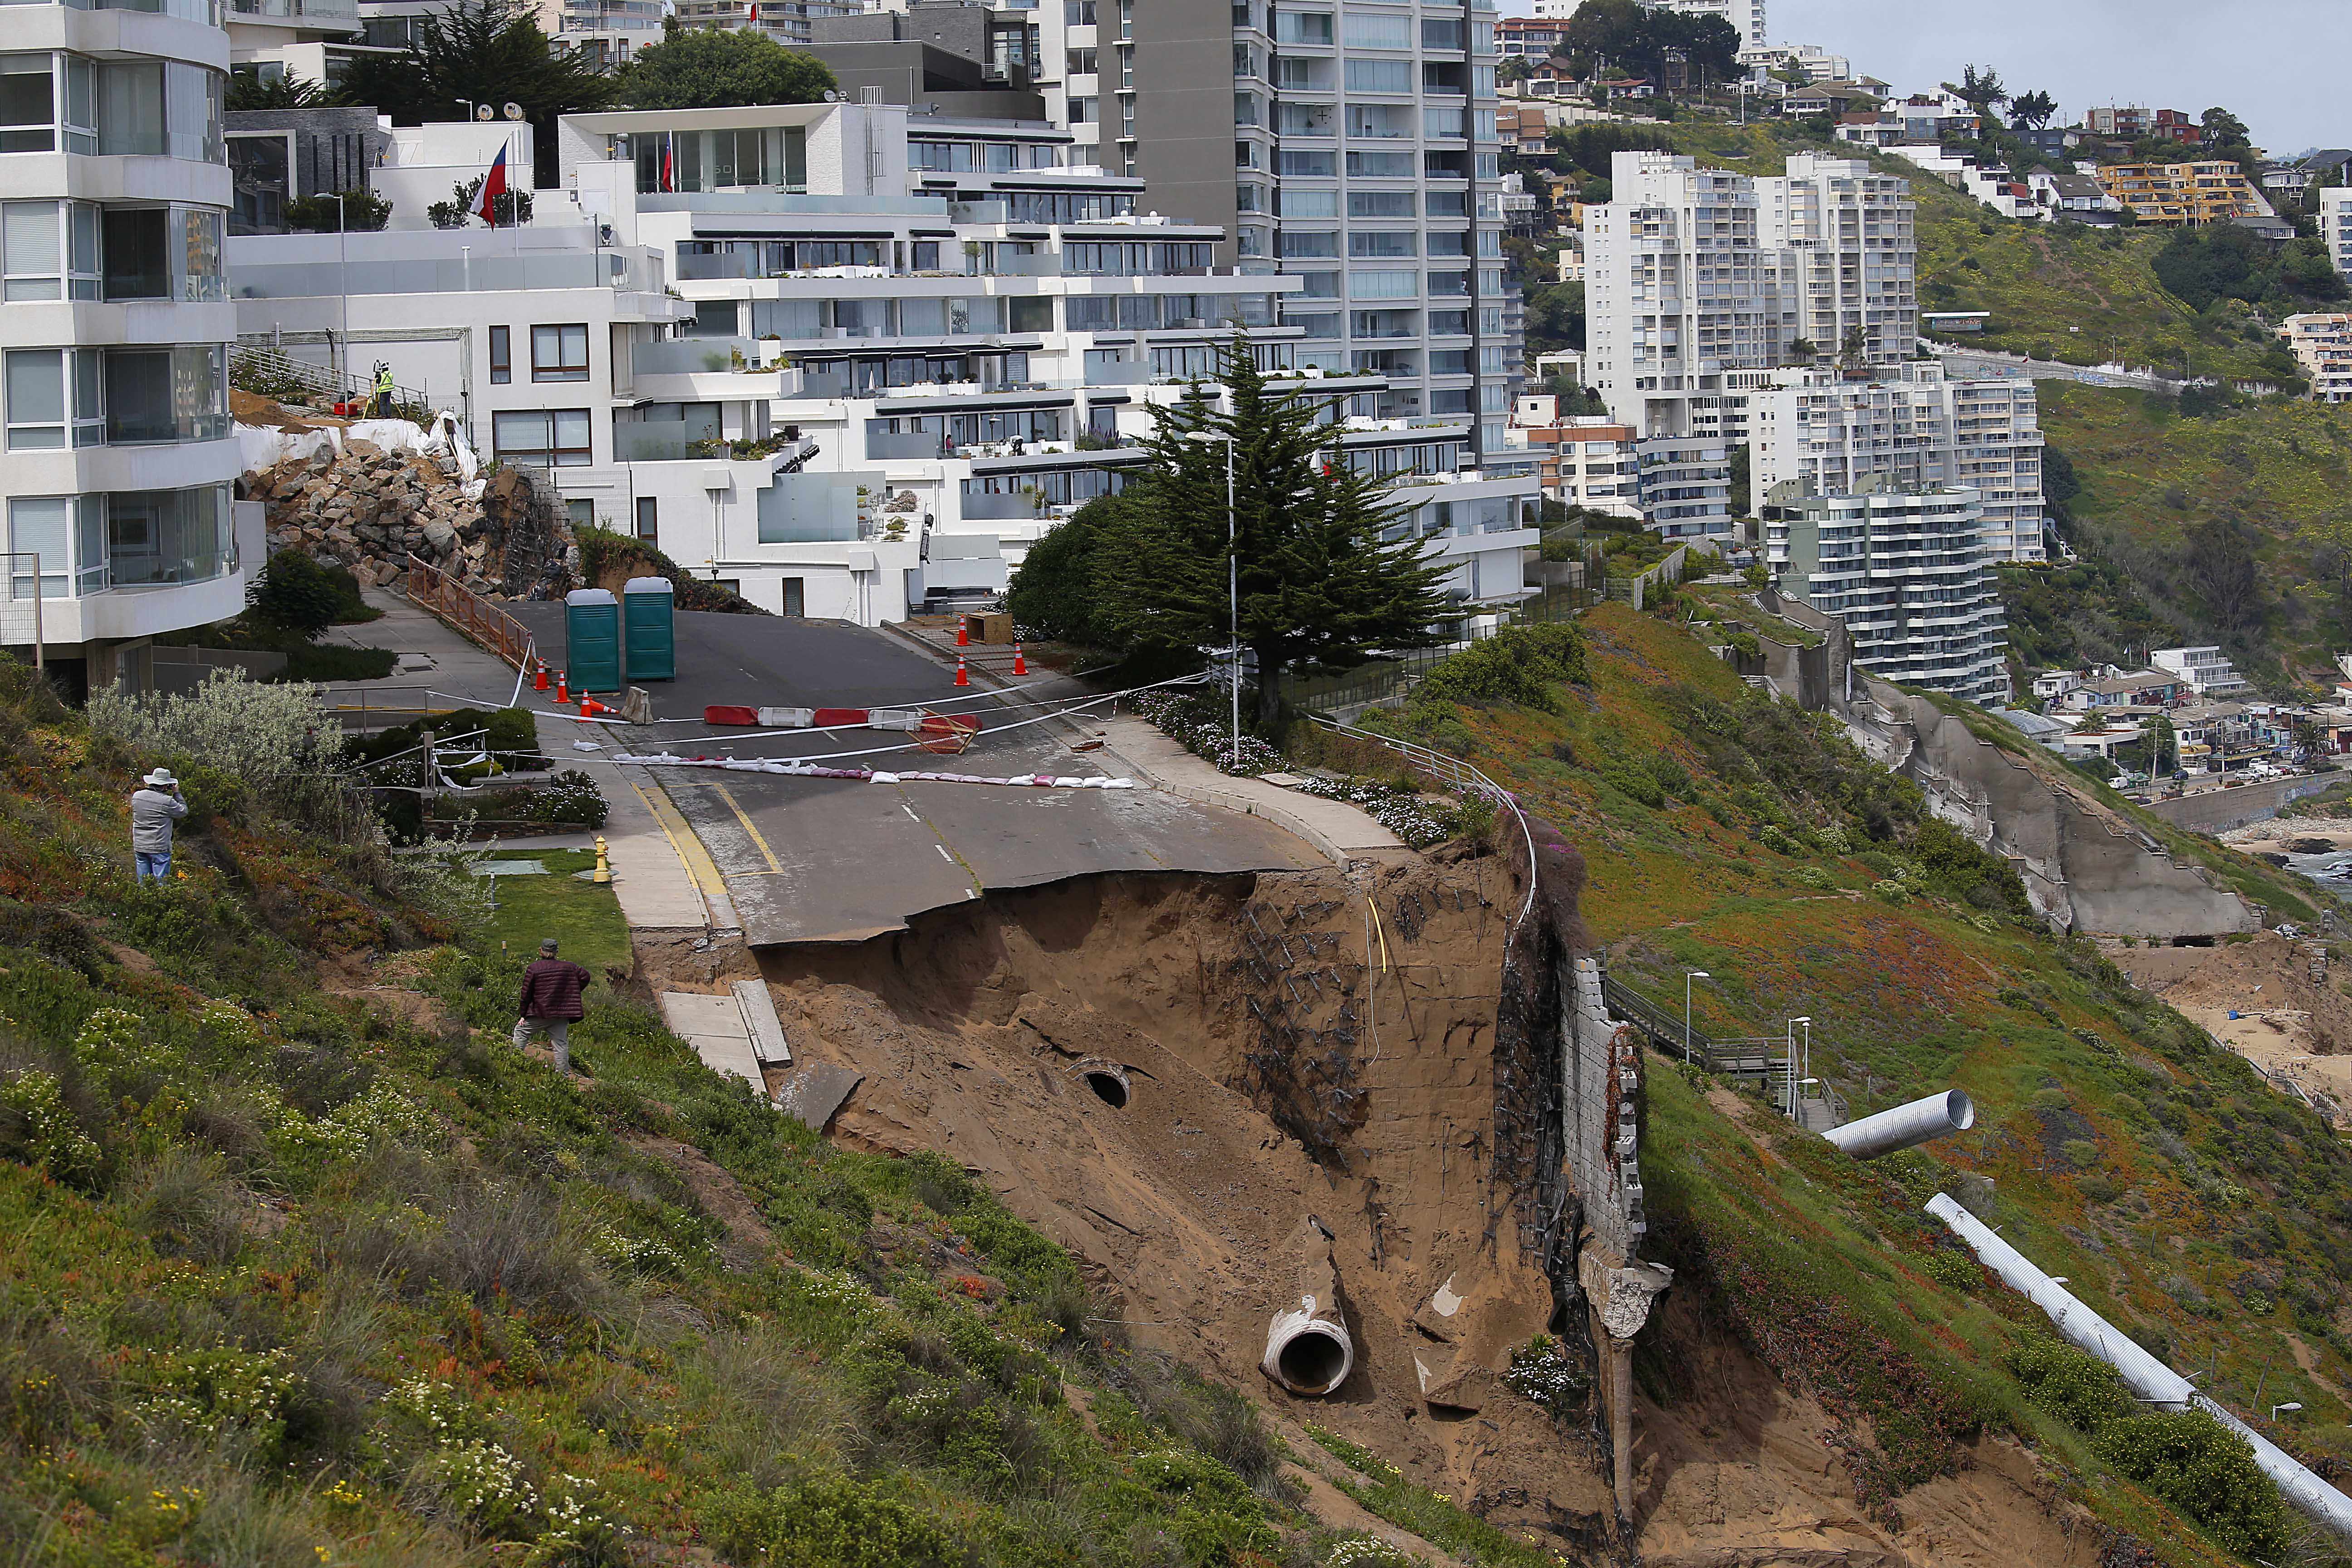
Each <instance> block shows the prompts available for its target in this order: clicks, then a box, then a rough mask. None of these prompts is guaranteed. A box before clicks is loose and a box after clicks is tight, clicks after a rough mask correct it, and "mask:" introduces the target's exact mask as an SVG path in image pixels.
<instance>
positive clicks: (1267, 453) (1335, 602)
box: [1008, 340, 1448, 722]
mask: <svg viewBox="0 0 2352 1568" xmlns="http://www.w3.org/2000/svg"><path fill="white" fill-rule="evenodd" d="M1218 358H1219V364H1218V371H1217V381H1218V382H1219V383H1222V384H1223V386H1222V392H1223V398H1222V399H1221V398H1220V396H1219V393H1220V388H1219V387H1218V386H1217V385H1215V384H1209V383H1202V384H1198V385H1196V386H1195V387H1194V388H1193V389H1192V393H1191V395H1188V396H1187V397H1186V398H1185V399H1184V400H1183V401H1181V402H1180V403H1178V404H1176V405H1173V406H1171V407H1162V408H1154V409H1153V410H1152V418H1153V423H1154V428H1153V430H1152V433H1151V435H1150V437H1148V438H1146V440H1145V441H1144V447H1146V449H1147V450H1148V451H1149V452H1150V463H1149V465H1148V466H1147V467H1146V468H1144V469H1143V470H1142V471H1141V472H1140V473H1139V475H1138V476H1137V477H1136V479H1134V480H1133V481H1132V482H1131V483H1130V484H1129V487H1128V489H1127V491H1126V493H1125V494H1124V495H1123V496H1120V497H1118V498H1117V499H1116V500H1113V501H1109V502H1101V501H1098V502H1096V503H1095V504H1094V505H1092V506H1089V507H1087V509H1086V510H1084V511H1082V512H1081V513H1079V515H1078V517H1077V518H1076V519H1073V520H1072V521H1071V522H1069V523H1066V524H1065V525H1064V526H1063V529H1062V530H1060V531H1056V533H1055V534H1049V535H1048V536H1047V537H1046V538H1045V540H1042V541H1040V542H1039V543H1038V545H1037V547H1036V548H1035V549H1034V550H1033V551H1031V552H1030V553H1029V555H1028V557H1027V559H1026V560H1024V562H1023V563H1022V565H1021V570H1020V572H1019V573H1018V574H1016V575H1015V577H1014V579H1013V584H1012V592H1011V595H1010V596H1009V598H1008V603H1009V604H1010V605H1012V607H1013V615H1014V616H1015V617H1016V618H1020V619H1023V620H1024V621H1027V622H1028V624H1034V625H1038V626H1041V628H1042V629H1048V630H1053V631H1055V632H1056V633H1057V634H1058V635H1064V636H1070V637H1074V638H1077V639H1081V640H1085V641H1087V642H1089V643H1092V644H1093V645H1095V646H1097V647H1105V648H1108V649H1111V650H1114V651H1118V652H1122V653H1126V654H1129V655H1130V656H1137V657H1140V658H1148V659H1153V660H1158V661H1167V662H1178V661H1181V662H1182V663H1186V664H1192V665H1197V664H1198V663H1199V662H1200V661H1201V659H1202V657H1203V656H1204V652H1205V650H1209V649H1213V648H1217V647H1223V646H1224V645H1225V643H1226V641H1227V638H1228V637H1229V636H1230V635H1231V634H1230V633H1229V631H1228V629H1227V627H1228V619H1229V616H1230V615H1231V614H1232V611H1231V608H1230V606H1231V603H1232V601H1231V599H1230V597H1229V595H1228V588H1227V573H1228V566H1229V563H1236V562H1237V563H1238V567H1239V581H1240V595H1239V601H1240V620H1241V640H1242V642H1243V644H1244V646H1245V647H1248V648H1249V649H1250V651H1251V652H1252V654H1253V655H1255V658H1256V660H1257V676H1258V715H1259V718H1260V721H1261V722H1265V721H1271V720H1272V719H1273V718H1274V716H1275V714H1276V710H1278V708H1279V705H1280V683H1281V677H1282V676H1283V674H1284V672H1286V671H1287V670H1289V669H1292V668H1297V667H1298V666H1301V665H1349V664H1355V663H1358V662H1360V661H1361V660H1362V659H1364V658H1367V657H1368V656H1369V655H1370V653H1371V652H1372V651H1373V650H1375V649H1384V648H1405V647H1429V646H1431V645H1432V644H1433V643H1434V642H1435V641H1436V640H1437V637H1438V634H1437V633H1436V632H1435V630H1434V629H1433V628H1434V626H1435V624H1436V623H1437V622H1438V621H1439V620H1440V619H1441V618H1443V617H1444V616H1445V615H1446V614H1447V612H1448V602H1447V600H1446V599H1445V597H1444V595H1443V594H1441V593H1440V592H1439V589H1438V584H1439V582H1440V581H1441V579H1442V578H1443V576H1444V572H1443V570H1442V569H1441V568H1438V567H1434V566H1432V565H1429V564H1427V563H1426V560H1425V552H1424V549H1423V545H1422V543H1421V542H1420V541H1419V540H1418V539H1415V538H1413V537H1412V533H1411V531H1410V530H1403V531H1400V532H1399V536H1398V537H1395V538H1389V537H1385V536H1386V535H1387V534H1388V533H1389V532H1390V531H1391V529H1392V528H1393V527H1394V525H1395V524H1396V523H1397V522H1399V521H1401V517H1400V513H1399V510H1398V509H1397V508H1395V507H1394V506H1393V505H1391V503H1390V502H1389V501H1388V500H1387V494H1386V492H1387V488H1388V487H1387V484H1386V482H1385V481H1383V480H1379V479H1371V478H1370V477H1368V476H1366V475H1363V474H1360V473H1359V472H1357V471H1356V469H1355V468H1352V467H1351V466H1349V464H1347V463H1344V462H1334V463H1329V464H1327V463H1325V462H1324V461H1323V458H1324V456H1325V451H1326V448H1327V447H1328V443H1329V442H1330V439H1331V436H1330V429H1329V426H1327V425H1325V424H1323V423H1321V422H1320V421H1321V416H1323V414H1324V413H1325V411H1326V407H1327V405H1328V403H1329V402H1330V400H1329V399H1328V398H1318V397H1312V396H1308V395H1305V394H1301V393H1277V392H1276V391H1275V390H1274V389H1273V388H1272V387H1270V386H1269V385H1268V384H1267V382H1266V378H1265V375H1264V374H1262V373H1261V372H1260V371H1259V370H1258V369H1257V368H1256V364H1255V361H1254V359H1253V357H1252V354H1251V352H1250V348H1249V345H1248V344H1247V343H1246V342H1243V341H1240V340H1236V341H1235V342H1233V343H1230V344H1228V345H1226V346H1225V347H1224V348H1223V350H1221V351H1220V353H1219V356H1218ZM1221 401H1223V402H1224V403H1225V404H1226V405H1228V406H1226V407H1221V406H1220V402H1221ZM1229 438H1230V440H1231V442H1232V449H1233V460H1234V486H1233V489H1232V492H1231V494H1232V497H1233V503H1232V507H1231V516H1232V520H1233V530H1234V539H1233V542H1232V543H1231V544H1230V545H1229V544H1228V542H1227V516H1228V505H1227V494H1228V491H1227V488H1226V450H1227V441H1228V439H1229ZM1032 616H1034V617H1035V619H1034V621H1033V620H1030V619H1029V618H1030V617H1032Z"/></svg>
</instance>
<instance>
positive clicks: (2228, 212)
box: [2099, 158, 2269, 228]
mask: <svg viewBox="0 0 2352 1568" xmlns="http://www.w3.org/2000/svg"><path fill="white" fill-rule="evenodd" d="M2099 184H2102V185H2105V187H2106V190H2107V194H2108V195H2111V196H2113V197H2115V198H2116V200H2117V201H2119V202H2121V203H2122V204H2123V205H2125V206H2126V207H2128V208H2130V209H2131V211H2132V215H2133V216H2135V217H2137V218H2138V219H2139V221H2140V222H2142V223H2152V224H2158V225H2160V226H2166V227H2173V228H2177V227H2180V226H2184V225H2197V224H2209V223H2226V222H2228V221H2229V220H2230V219H2231V218H2234V217H2262V216H2269V215H2268V213H2267V211H2266V206H2267V204H2265V203H2264V202H2263V199H2262V196H2261V195H2260V193H2258V192H2257V191H2255V189H2254V187H2253V184H2252V182H2251V181H2249V180H2248V179H2247V178H2246V176H2245V174H2244V173H2243V172H2242V170H2240V169H2239V167H2238V165H2237V164H2235V163H2231V161H2230V160H2228V159H2226V158H2208V159H2200V160H2199V161H2197V162H2195V163H2103V164H2101V165H2100V166H2099Z"/></svg>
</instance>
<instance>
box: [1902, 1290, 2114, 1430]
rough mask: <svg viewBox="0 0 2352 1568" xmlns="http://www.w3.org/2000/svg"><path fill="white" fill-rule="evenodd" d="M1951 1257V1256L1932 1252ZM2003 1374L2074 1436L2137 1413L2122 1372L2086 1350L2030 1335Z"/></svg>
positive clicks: (2044, 1337) (2014, 1354)
mask: <svg viewBox="0 0 2352 1568" xmlns="http://www.w3.org/2000/svg"><path fill="white" fill-rule="evenodd" d="M1938 1256H1939V1257H1957V1255H1956V1254H1949V1253H1945V1254H1938ZM2009 1370H2010V1371H2011V1373H2014V1374H2016V1377H2017V1381H2018V1382H2019V1383H2020V1384H2023V1385H2024V1388H2025V1396H2026V1398H2028V1399H2030V1400H2032V1402H2033V1404H2034V1405H2035V1407H2036V1408H2038V1409H2041V1410H2043V1411H2046V1412H2048V1413H2049V1414H2050V1415H2055V1416H2056V1417H2058V1419H2059V1420H2061V1421H2063V1422H2064V1423H2066V1425H2067V1426H2072V1427H2074V1429H2075V1430H2076V1431H2078V1432H2088V1433H2093V1434H2096V1433H2098V1432H2099V1431H2101V1430H2102V1429H2104V1428H2105V1426H2106V1425H2107V1424H2108V1423H2109V1422H2111V1421H2118V1420H2122V1419H2124V1418H2125V1417H2126V1416H2129V1415H2132V1414H2133V1413H2134V1412H2136V1411H2137V1410H2138V1408H2139V1405H2138V1404H2137V1401H2135V1400H2134V1399H2133V1398H2132V1392H2131V1389H2130V1387H2129V1386H2128V1385H2126V1384H2125V1382H2124V1378H2123V1373H2119V1372H2117V1371H2116V1369H2115V1368H2114V1367H2112V1366H2109V1365H2108V1364H2107V1363H2105V1362H2103V1361H2101V1360H2100V1359H2099V1358H2098V1357H2096V1356H2095V1355H2092V1354H2091V1353H2090V1352H2087V1351H2080V1350H2076V1349H2075V1348H2074V1346H2073V1345H2070V1344H2066V1343H2064V1342H2061V1341H2058V1340H2054V1339H2050V1338H2047V1337H2046V1336H2043V1335H2039V1334H2037V1335H2035V1336H2033V1337H2032V1338H2031V1339H2029V1340H2027V1341H2026V1342H2024V1343H2023V1344H2021V1345H2020V1346H2019V1347H2018V1348H2017V1349H2015V1350H2014V1351H2011V1352H2010V1355H2009Z"/></svg>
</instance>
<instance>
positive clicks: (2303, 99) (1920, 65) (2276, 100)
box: [1502, 0, 2352, 154]
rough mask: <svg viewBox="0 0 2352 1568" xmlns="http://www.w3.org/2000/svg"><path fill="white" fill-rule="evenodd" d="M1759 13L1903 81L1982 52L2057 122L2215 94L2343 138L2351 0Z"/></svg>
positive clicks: (2317, 140) (2214, 99)
mask: <svg viewBox="0 0 2352 1568" xmlns="http://www.w3.org/2000/svg"><path fill="white" fill-rule="evenodd" d="M1502 7H1503V12H1504V14H1505V15H1507V16H1527V15H1528V14H1529V13H1530V12H1531V11H1532V10H1533V8H1534V7H1533V6H1532V5H1530V4H1529V0H1502ZM1768 15H1769V17H1770V21H1771V32H1772V38H1773V40H1774V41H1775V42H1776V43H1778V42H1787V43H1792V44H1819V45H1821V46H1822V47H1824V48H1827V49H1830V50H1832V51H1833V52H1835V53H1838V54H1843V55H1845V56H1847V57H1849V58H1852V59H1853V68H1854V69H1855V70H1857V71H1860V72H1862V73H1864V75H1867V76H1874V77H1878V78H1881V79H1884V80H1886V81H1890V82H1893V83H1894V84H1895V86H1896V87H1898V88H1901V89H1903V90H1905V91H1906V92H1911V91H1916V90H1918V89H1922V88H1929V87H1933V86H1934V85H1935V84H1936V83H1937V82H1942V81H1958V79H1959V77H1960V67H1961V66H1962V65H1964V64H1967V63H1969V62H1974V63H1975V64H1978V65H1988V64H1990V65H1991V66H1993V67H1994V68H1996V69H1998V70H1999V71H2000V79H2001V83H2002V85H2003V86H2005V87H2007V88H2008V89H2010V90H2011V92H2026V91H2031V90H2032V89H2037V88H2038V89H2042V90H2044V91H2047V92H2048V93H2050V94H2051V96H2052V97H2053V98H2055V99H2057V100H2058V104H2059V108H2060V110H2062V111H2063V115H2064V117H2065V119H2064V122H2065V123H2067V124H2073V123H2074V121H2077V120H2079V119H2081V118H2082V113H2083V110H2084V108H2085V107H2086V106H2088V105H2090V104H2104V103H2144V104H2146V105H2147V107H2148V108H2150V109H2180V110H2187V111H2188V112H2189V113H2190V114H2192V115H2195V114H2202V113H2203V112H2204V111H2205V110H2208V109H2210V108H2212V107H2213V106H2214V105H2215V104H2221V105H2223V106H2224V107H2226V108H2228V109H2230V110H2232V111H2234V112H2235V113H2236V114H2237V115H2238V117H2239V118H2240V119H2242V120H2243V121H2245V122H2246V123H2247V124H2248V125H2249V126H2251V127H2252V129H2253V132H2254V142H2255V144H2256V145H2258V146H2261V147H2263V148H2265V149H2267V150H2269V151H2270V152H2272V153H2280V154H2285V153H2300V152H2302V151H2303V150H2305V148H2307V147H2315V146H2317V147H2347V146H2352V96H2347V93H2346V91H2345V89H2344V85H2343V68H2344V62H2345V60H2346V59H2347V57H2352V0H2229V3H2227V4H2223V5H2215V4H2213V3H2212V0H1962V3H1961V4H1958V5H1953V4H1944V5H1924V4H1919V3H1918V0H1905V3H1893V4H1890V3H1889V0H1769V12H1768Z"/></svg>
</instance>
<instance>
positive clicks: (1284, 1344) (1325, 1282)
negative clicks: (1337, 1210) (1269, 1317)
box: [1258, 1215, 1356, 1398]
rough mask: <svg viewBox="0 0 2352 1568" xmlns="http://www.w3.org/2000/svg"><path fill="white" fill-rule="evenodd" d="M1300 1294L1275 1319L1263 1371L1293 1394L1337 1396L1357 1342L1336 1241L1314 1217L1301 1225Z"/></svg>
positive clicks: (1269, 1330) (1269, 1329) (1351, 1364)
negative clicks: (1334, 1252) (1343, 1301)
mask: <svg viewBox="0 0 2352 1568" xmlns="http://www.w3.org/2000/svg"><path fill="white" fill-rule="evenodd" d="M1297 1247H1298V1295H1297V1299H1296V1300H1295V1301H1294V1302H1293V1304H1291V1305H1288V1306H1286V1307H1284V1308H1282V1309H1281V1310H1279V1311H1277V1312H1276V1313H1275V1315H1274V1321H1273V1322H1272V1323H1270V1324H1268V1325H1267V1327H1266V1331H1265V1359H1264V1360H1263V1361H1262V1362H1260V1363H1258V1364H1259V1367H1260V1369H1261V1370H1262V1371H1264V1372H1265V1375H1266V1376H1268V1377H1270V1378H1272V1379H1274V1381H1275V1382H1276V1383H1278V1384H1282V1386H1283V1387H1285V1388H1286V1389H1288V1390H1289V1391H1290V1392H1291V1393H1293V1394H1304V1395H1307V1397H1309V1398H1314V1397H1318V1396H1320V1395H1322V1394H1332V1393H1336V1392H1338V1390H1339V1385H1340V1384H1343V1383H1345V1382H1347V1381H1348V1373H1349V1372H1350V1371H1352V1370H1353V1369H1354V1367H1355V1364H1356V1346H1355V1342H1353V1341H1352V1340H1350V1339H1349V1337H1348V1323H1347V1320H1346V1318H1345V1316H1344V1315H1343V1314H1342V1311H1341V1310H1340V1306H1339V1268H1338V1267H1337V1266H1336V1265H1335V1264H1334V1263H1333V1262H1332V1260H1331V1237H1330V1233H1329V1232H1328V1231H1326V1230H1325V1229H1324V1228H1323V1227H1322V1226H1321V1225H1319V1224H1318V1223H1317V1222H1316V1220H1315V1219H1314V1218H1313V1217H1312V1216H1311V1215H1310V1216H1309V1217H1308V1218H1307V1222H1306V1223H1305V1224H1304V1225H1302V1226H1300V1227H1299V1234H1298V1237H1297Z"/></svg>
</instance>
